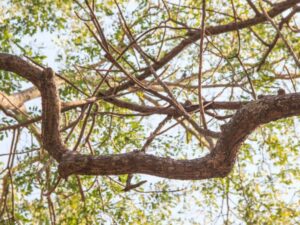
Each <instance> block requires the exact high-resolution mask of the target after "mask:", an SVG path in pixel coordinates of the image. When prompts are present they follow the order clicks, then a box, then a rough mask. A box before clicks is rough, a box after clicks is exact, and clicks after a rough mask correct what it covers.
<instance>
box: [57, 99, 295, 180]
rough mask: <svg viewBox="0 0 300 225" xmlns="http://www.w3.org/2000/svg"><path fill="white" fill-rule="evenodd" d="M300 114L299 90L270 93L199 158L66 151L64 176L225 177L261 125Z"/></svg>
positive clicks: (239, 114) (240, 114)
mask: <svg viewBox="0 0 300 225" xmlns="http://www.w3.org/2000/svg"><path fill="white" fill-rule="evenodd" d="M295 115H300V93H295V94H288V95H279V96H268V97H264V98H262V99H260V100H258V101H253V102H251V103H249V104H247V105H245V106H243V107H242V108H241V109H240V110H238V111H237V113H236V114H235V115H234V116H233V117H232V119H231V120H230V122H229V123H227V124H226V125H223V126H222V134H221V137H220V138H219V139H218V142H217V144H216V147H215V148H214V149H213V151H212V152H211V153H210V154H208V155H206V156H204V157H202V158H198V159H192V160H175V159H171V158H162V157H157V156H154V155H149V154H145V153H143V152H140V151H133V152H130V153H125V154H118V155H106V156H91V155H82V154H75V153H71V152H67V153H66V154H64V156H63V157H62V160H61V162H60V164H59V172H60V174H61V176H63V177H67V176H69V175H71V174H80V175H119V174H128V173H130V174H132V173H143V174H149V175H154V176H159V177H165V178H171V179H182V180H199V179H208V178H214V177H224V176H226V175H228V173H229V172H230V171H231V169H232V167H233V165H234V163H235V159H236V156H237V153H238V150H239V148H240V146H241V145H242V143H243V142H244V140H245V139H246V138H247V136H248V135H249V134H250V133H251V132H253V131H254V130H255V128H257V127H258V126H260V125H263V124H265V123H269V122H271V121H275V120H278V119H281V118H286V117H290V116H295Z"/></svg>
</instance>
